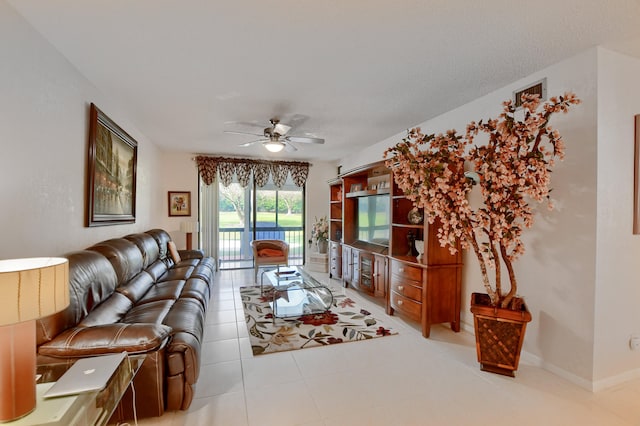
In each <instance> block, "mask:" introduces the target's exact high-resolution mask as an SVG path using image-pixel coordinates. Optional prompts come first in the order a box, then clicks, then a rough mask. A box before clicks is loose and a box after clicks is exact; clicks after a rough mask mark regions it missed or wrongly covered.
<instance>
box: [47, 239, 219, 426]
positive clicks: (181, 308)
mask: <svg viewBox="0 0 640 426" xmlns="http://www.w3.org/2000/svg"><path fill="white" fill-rule="evenodd" d="M169 241H171V237H170V236H169V234H168V233H167V232H166V231H163V230H161V229H153V230H150V231H147V232H144V233H138V234H131V235H127V236H125V237H123V238H116V239H111V240H107V241H103V242H100V243H98V244H96V245H94V246H92V247H89V248H87V249H86V250H81V251H76V252H72V253H69V254H67V255H65V257H67V258H68V259H69V285H70V288H71V290H70V291H71V303H70V305H69V307H68V308H67V309H66V310H64V311H62V312H60V313H58V314H55V315H52V316H50V317H47V318H44V319H41V320H39V321H38V336H37V339H38V341H37V345H38V364H52V363H61V362H62V363H64V362H71V361H74V360H75V359H77V358H81V357H88V356H95V355H102V354H107V353H114V352H122V351H127V352H129V353H145V354H146V359H145V361H144V363H143V365H142V367H141V369H140V370H139V371H138V374H137V375H136V377H135V380H134V386H135V403H136V411H137V415H138V417H152V416H160V415H162V414H163V413H164V411H165V410H185V409H187V408H188V407H189V405H190V404H191V401H192V399H193V393H194V386H195V383H196V381H197V380H198V374H199V371H200V352H201V346H202V334H203V330H204V323H205V316H206V312H207V307H208V304H209V296H210V289H211V288H212V286H213V284H214V283H213V280H214V276H215V261H214V259H213V258H211V257H205V256H203V254H202V252H200V251H198V250H190V251H179V254H180V257H181V260H180V262H178V263H175V262H174V261H173V259H172V257H171V256H170V254H169V252H168V247H167V245H168V243H169ZM132 403H133V398H132V395H131V390H129V391H127V394H126V395H125V397H124V398H123V401H122V403H121V404H120V407H119V408H118V412H117V413H116V414H115V415H114V418H115V419H126V418H131V413H132ZM112 420H113V419H112Z"/></svg>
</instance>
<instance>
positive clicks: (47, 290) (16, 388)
mask: <svg viewBox="0 0 640 426" xmlns="http://www.w3.org/2000/svg"><path fill="white" fill-rule="evenodd" d="M0 294H2V298H1V299H0V422H7V421H10V420H15V419H17V418H19V417H22V416H25V415H27V414H29V413H30V412H31V411H33V410H34V409H35V407H36V325H35V320H36V319H38V318H42V317H45V316H47V315H51V314H54V313H56V312H59V311H61V310H63V309H64V308H66V307H67V306H68V305H69V261H68V260H67V259H64V258H57V257H46V258H45V257H42V258H31V259H10V260H0Z"/></svg>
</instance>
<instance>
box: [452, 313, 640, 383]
mask: <svg viewBox="0 0 640 426" xmlns="http://www.w3.org/2000/svg"><path fill="white" fill-rule="evenodd" d="M461 328H462V329H463V330H464V331H466V332H468V333H470V334H471V335H475V329H474V326H473V324H469V323H466V322H463V323H462V324H461ZM520 361H522V362H526V363H527V364H530V365H533V366H536V367H540V368H542V369H544V370H547V371H549V372H550V373H553V374H555V375H556V376H558V377H562V378H563V379H565V380H567V381H569V382H571V383H573V384H575V385H577V386H579V387H581V388H582V389H585V390H588V391H589V392H599V391H602V390H604V389H608V388H611V387H614V386H617V385H619V384H622V383H625V382H628V381H629V380H633V379H637V378H640V368H639V369H635V370H629V371H625V372H624V373H621V374H618V375H615V376H611V377H607V378H605V379H601V380H595V381H589V380H587V379H585V378H583V377H580V376H577V375H575V374H573V373H571V372H569V371H567V370H565V369H564V368H560V367H558V366H557V365H554V364H551V363H549V362H546V361H544V360H543V359H542V358H540V357H539V356H537V355H534V354H532V353H530V352H527V351H525V350H523V351H522V353H521V354H520Z"/></svg>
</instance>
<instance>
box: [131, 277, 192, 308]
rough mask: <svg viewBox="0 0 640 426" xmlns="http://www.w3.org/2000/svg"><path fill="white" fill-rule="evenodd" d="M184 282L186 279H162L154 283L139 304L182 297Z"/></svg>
mask: <svg viewBox="0 0 640 426" xmlns="http://www.w3.org/2000/svg"><path fill="white" fill-rule="evenodd" d="M184 283H185V282H184V280H174V281H161V282H159V283H157V284H155V285H153V286H152V287H151V288H150V289H149V291H148V292H147V294H145V295H144V297H143V298H142V299H140V300H139V301H138V303H137V304H138V305H142V304H144V303H149V302H155V301H158V300H176V299H177V298H179V297H180V293H181V292H182V288H183V287H184Z"/></svg>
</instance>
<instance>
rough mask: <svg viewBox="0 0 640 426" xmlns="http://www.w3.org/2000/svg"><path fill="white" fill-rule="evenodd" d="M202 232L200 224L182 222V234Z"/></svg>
mask: <svg viewBox="0 0 640 426" xmlns="http://www.w3.org/2000/svg"><path fill="white" fill-rule="evenodd" d="M199 230H200V223H198V222H181V223H180V231H182V232H198V231H199Z"/></svg>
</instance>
